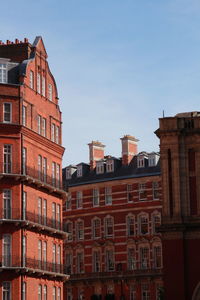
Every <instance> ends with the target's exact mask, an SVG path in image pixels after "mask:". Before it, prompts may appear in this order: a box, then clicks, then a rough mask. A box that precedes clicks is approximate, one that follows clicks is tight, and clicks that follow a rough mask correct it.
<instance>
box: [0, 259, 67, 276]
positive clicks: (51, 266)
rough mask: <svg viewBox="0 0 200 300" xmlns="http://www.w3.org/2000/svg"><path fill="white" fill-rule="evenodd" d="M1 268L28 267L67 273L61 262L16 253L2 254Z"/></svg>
mask: <svg viewBox="0 0 200 300" xmlns="http://www.w3.org/2000/svg"><path fill="white" fill-rule="evenodd" d="M0 268H8V269H9V268H27V269H34V270H38V271H46V272H51V273H58V274H67V273H66V270H65V268H64V267H63V265H61V264H57V263H54V262H49V261H44V260H39V259H36V258H31V257H20V256H16V255H1V256H0Z"/></svg>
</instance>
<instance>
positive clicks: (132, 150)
mask: <svg viewBox="0 0 200 300" xmlns="http://www.w3.org/2000/svg"><path fill="white" fill-rule="evenodd" d="M121 141H122V164H123V165H128V164H129V163H130V161H131V160H132V158H133V156H134V155H136V154H137V153H138V147H137V142H138V141H139V140H137V139H136V138H135V137H134V136H131V135H129V134H127V135H124V136H123V137H122V138H121Z"/></svg>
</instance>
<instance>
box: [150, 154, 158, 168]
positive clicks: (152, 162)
mask: <svg viewBox="0 0 200 300" xmlns="http://www.w3.org/2000/svg"><path fill="white" fill-rule="evenodd" d="M158 160H159V154H158V153H150V154H149V155H148V165H149V167H155V166H156V165H157V163H158Z"/></svg>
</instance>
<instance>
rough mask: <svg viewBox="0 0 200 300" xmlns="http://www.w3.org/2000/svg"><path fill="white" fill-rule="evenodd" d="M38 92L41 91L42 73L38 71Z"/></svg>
mask: <svg viewBox="0 0 200 300" xmlns="http://www.w3.org/2000/svg"><path fill="white" fill-rule="evenodd" d="M37 93H38V94H40V93H41V75H40V73H37Z"/></svg>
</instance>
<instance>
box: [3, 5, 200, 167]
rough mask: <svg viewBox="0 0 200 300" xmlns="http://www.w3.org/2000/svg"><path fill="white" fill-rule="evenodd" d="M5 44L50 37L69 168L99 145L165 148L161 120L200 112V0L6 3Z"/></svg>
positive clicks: (114, 150) (114, 149)
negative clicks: (128, 142) (124, 142)
mask: <svg viewBox="0 0 200 300" xmlns="http://www.w3.org/2000/svg"><path fill="white" fill-rule="evenodd" d="M0 32H1V34H0V39H1V40H3V41H6V40H7V39H9V40H14V39H15V38H19V39H23V38H24V37H27V38H29V40H30V42H33V41H34V38H35V36H37V35H41V36H42V37H43V40H44V43H45V46H46V49H47V53H48V55H49V59H48V60H49V64H50V68H51V71H52V73H53V74H54V76H55V79H56V82H57V86H58V91H59V98H60V107H61V110H62V112H63V145H64V147H65V148H66V150H65V155H64V164H63V166H66V165H69V164H71V163H72V164H76V163H79V162H81V161H84V162H88V146H87V143H89V142H90V141H92V140H99V141H101V142H103V143H104V144H105V145H106V154H110V155H114V156H116V157H119V156H120V155H121V144H120V137H122V136H123V135H124V134H130V135H134V136H135V137H137V138H138V139H139V140H140V142H139V151H149V152H150V151H159V140H158V139H157V137H156V136H155V134H154V133H153V132H154V131H155V130H156V129H157V128H158V118H159V117H162V112H163V110H164V111H165V116H173V115H175V114H176V113H178V112H183V111H193V110H200V108H199V104H200V101H199V100H200V1H199V0H57V1H56V0H34V1H33V0H26V1H25V0H17V1H14V0H13V1H7V2H6V1H2V3H1V18H0Z"/></svg>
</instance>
